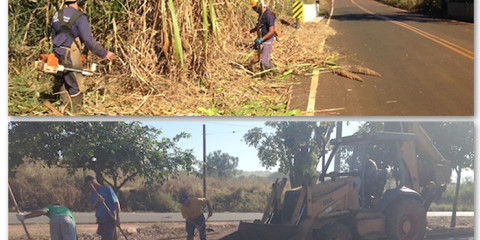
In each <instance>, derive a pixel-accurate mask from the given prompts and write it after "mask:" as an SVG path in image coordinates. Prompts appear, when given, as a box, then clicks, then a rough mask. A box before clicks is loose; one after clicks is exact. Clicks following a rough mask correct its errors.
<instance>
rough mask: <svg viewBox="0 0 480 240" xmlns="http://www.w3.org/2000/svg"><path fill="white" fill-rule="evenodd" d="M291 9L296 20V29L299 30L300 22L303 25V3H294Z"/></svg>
mask: <svg viewBox="0 0 480 240" xmlns="http://www.w3.org/2000/svg"><path fill="white" fill-rule="evenodd" d="M292 7H293V10H292V13H293V18H296V19H297V28H299V27H300V21H301V22H302V23H303V1H295V2H294V3H293V5H292Z"/></svg>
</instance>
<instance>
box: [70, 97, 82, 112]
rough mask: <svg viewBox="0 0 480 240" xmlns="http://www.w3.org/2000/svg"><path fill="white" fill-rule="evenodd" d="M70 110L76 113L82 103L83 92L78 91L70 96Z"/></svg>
mask: <svg viewBox="0 0 480 240" xmlns="http://www.w3.org/2000/svg"><path fill="white" fill-rule="evenodd" d="M70 99H71V107H72V112H73V113H77V112H79V111H80V109H81V108H82V105H83V93H79V94H78V95H76V96H70Z"/></svg>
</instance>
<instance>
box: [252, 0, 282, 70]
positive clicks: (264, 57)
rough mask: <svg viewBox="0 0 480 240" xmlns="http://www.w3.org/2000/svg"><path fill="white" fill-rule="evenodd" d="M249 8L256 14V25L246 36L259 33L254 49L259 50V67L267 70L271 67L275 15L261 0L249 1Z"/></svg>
mask: <svg viewBox="0 0 480 240" xmlns="http://www.w3.org/2000/svg"><path fill="white" fill-rule="evenodd" d="M250 7H251V8H252V9H253V10H254V11H255V12H257V13H258V16H259V17H258V22H257V25H256V26H255V27H254V28H252V29H251V30H250V31H247V32H246V34H251V33H254V32H258V31H260V33H259V37H258V38H257V39H256V40H255V46H256V47H262V48H261V54H260V67H261V68H262V70H267V69H270V68H272V67H273V65H272V60H271V54H272V47H273V41H274V39H275V18H276V17H275V14H274V13H273V12H272V11H270V9H268V8H267V6H266V5H265V3H264V1H263V0H250Z"/></svg>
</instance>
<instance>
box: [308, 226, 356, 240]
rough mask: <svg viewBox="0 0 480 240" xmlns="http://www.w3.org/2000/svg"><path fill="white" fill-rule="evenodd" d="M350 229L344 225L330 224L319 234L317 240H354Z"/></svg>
mask: <svg viewBox="0 0 480 240" xmlns="http://www.w3.org/2000/svg"><path fill="white" fill-rule="evenodd" d="M352 239H353V238H352V233H351V232H350V229H349V228H348V227H347V226H346V225H345V224H343V223H339V222H335V223H332V224H328V225H327V226H325V227H323V228H322V229H321V230H320V231H318V232H317V234H316V238H315V240H352Z"/></svg>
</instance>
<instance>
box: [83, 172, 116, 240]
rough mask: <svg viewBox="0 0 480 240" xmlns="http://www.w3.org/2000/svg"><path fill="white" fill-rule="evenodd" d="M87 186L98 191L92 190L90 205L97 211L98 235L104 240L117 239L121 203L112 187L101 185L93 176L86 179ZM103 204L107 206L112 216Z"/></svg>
mask: <svg viewBox="0 0 480 240" xmlns="http://www.w3.org/2000/svg"><path fill="white" fill-rule="evenodd" d="M85 185H86V186H87V187H88V188H92V187H93V188H95V190H96V192H95V190H94V189H92V192H91V197H90V204H91V207H92V210H95V217H96V218H97V223H98V229H97V234H99V235H100V236H101V239H102V240H113V239H116V237H115V227H116V226H117V225H118V226H120V202H119V201H118V198H117V195H116V194H115V192H114V191H113V190H112V188H111V187H109V186H103V185H101V184H99V183H98V182H97V180H95V178H94V177H92V176H87V177H85ZM97 192H98V195H97ZM103 203H105V204H106V205H107V207H108V209H109V210H110V213H111V215H110V213H109V212H108V211H107V209H106V208H105V205H104V204H103ZM115 216H116V219H115Z"/></svg>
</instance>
